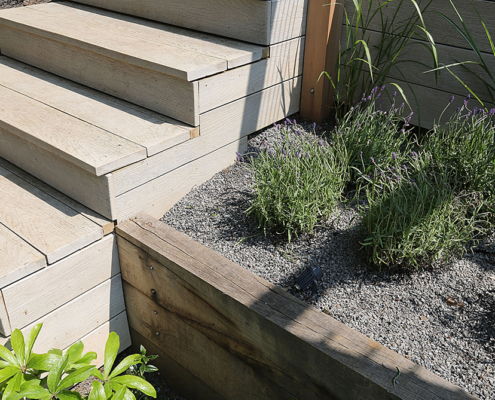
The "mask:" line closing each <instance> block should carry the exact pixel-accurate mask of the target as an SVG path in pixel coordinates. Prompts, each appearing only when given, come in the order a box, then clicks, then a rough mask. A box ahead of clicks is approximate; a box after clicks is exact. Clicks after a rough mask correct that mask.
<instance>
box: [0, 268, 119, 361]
mask: <svg viewBox="0 0 495 400" xmlns="http://www.w3.org/2000/svg"><path fill="white" fill-rule="evenodd" d="M124 310H125V304H124V295H123V291H122V279H121V276H120V274H119V275H116V276H115V277H113V278H112V279H109V280H107V281H105V282H103V283H102V284H100V285H98V286H97V287H95V288H93V289H91V290H90V291H88V292H86V293H84V294H83V295H81V296H79V297H77V298H75V299H74V300H71V301H70V302H68V303H66V304H64V305H63V306H62V307H59V308H57V309H56V310H55V311H52V312H51V313H50V314H47V315H45V316H44V317H42V318H40V319H39V320H37V321H35V322H33V323H32V324H30V325H28V326H26V327H25V328H23V329H21V332H22V333H23V334H24V335H26V334H27V333H28V332H29V331H30V330H31V329H32V328H33V327H34V326H35V325H36V324H38V323H43V329H42V330H41V332H40V334H39V336H38V339H37V340H36V344H35V346H34V351H35V352H36V353H44V352H47V351H48V350H50V349H53V348H56V349H65V348H67V347H69V346H70V345H72V344H73V343H75V342H77V341H78V340H79V339H81V338H82V337H84V336H86V335H88V334H89V333H91V332H92V331H94V330H95V329H96V328H98V327H100V326H101V325H103V324H104V323H106V322H108V321H110V320H111V319H112V318H114V317H116V316H117V315H119V314H120V313H122V312H123V311H124ZM0 344H2V345H6V346H7V347H9V348H10V340H9V338H0Z"/></svg>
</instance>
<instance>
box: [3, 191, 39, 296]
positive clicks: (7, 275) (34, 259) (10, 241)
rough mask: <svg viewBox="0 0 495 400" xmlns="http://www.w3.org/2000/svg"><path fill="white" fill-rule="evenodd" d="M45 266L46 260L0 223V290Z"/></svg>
mask: <svg viewBox="0 0 495 400" xmlns="http://www.w3.org/2000/svg"><path fill="white" fill-rule="evenodd" d="M2 200H3V195H2ZM45 266H46V258H45V256H44V255H43V254H42V253H41V252H39V251H38V250H36V249H35V248H34V247H33V246H31V245H30V244H29V243H27V242H26V241H25V240H24V239H22V238H20V237H19V236H17V235H16V234H15V233H14V232H12V231H11V230H10V229H8V228H7V227H6V226H4V225H3V224H2V223H1V222H0V288H3V287H5V286H7V285H10V284H11V283H13V282H16V281H18V280H20V279H22V278H24V277H26V276H27V275H29V274H32V273H33V272H36V271H38V270H40V269H42V268H44V267H45Z"/></svg>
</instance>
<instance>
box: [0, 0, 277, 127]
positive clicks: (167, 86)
mask: <svg viewBox="0 0 495 400" xmlns="http://www.w3.org/2000/svg"><path fill="white" fill-rule="evenodd" d="M0 50H1V52H2V54H5V55H7V56H10V57H12V58H15V59H18V60H21V61H24V62H26V63H28V64H30V65H34V66H37V67H40V68H42V69H44V70H47V71H50V72H53V73H55V74H57V75H60V76H63V77H65V78H68V79H71V80H74V81H77V82H79V83H83V84H85V85H87V86H90V87H93V88H96V89H98V90H101V91H103V92H106V93H108V94H111V95H113V96H116V97H119V98H122V99H124V100H127V101H130V102H132V103H134V104H138V105H140V106H143V107H146V108H148V109H151V110H154V111H157V112H159V113H162V114H164V115H167V116H169V117H171V118H175V119H178V120H180V121H183V122H185V123H187V124H190V125H193V126H198V125H199V112H200V110H199V106H198V97H199V94H198V84H197V82H195V81H196V80H198V79H201V78H205V77H207V76H211V75H215V74H218V73H221V72H224V71H227V70H229V69H232V68H236V67H239V66H242V65H246V64H249V63H252V62H254V61H257V60H260V59H262V58H264V57H267V56H268V51H267V50H266V49H265V48H264V47H262V46H257V45H252V44H247V43H242V42H238V41H234V40H231V39H225V38H219V37H217V36H212V35H207V34H203V33H198V32H194V31H189V30H186V29H182V28H177V27H173V26H170V25H164V24H161V23H155V22H151V21H146V20H142V19H139V18H135V17H130V16H123V15H121V14H118V13H114V12H106V11H102V10H99V9H95V8H92V7H86V6H80V5H79V6H77V5H74V4H73V3H69V2H63V3H49V4H42V5H38V6H30V7H23V8H13V9H8V10H2V11H1V12H0ZM47 54H50V57H46V55H47Z"/></svg>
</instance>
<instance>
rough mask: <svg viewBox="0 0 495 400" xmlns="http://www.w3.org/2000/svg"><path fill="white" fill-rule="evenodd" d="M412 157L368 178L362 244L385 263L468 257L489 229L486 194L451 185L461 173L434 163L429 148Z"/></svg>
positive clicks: (397, 264)
mask: <svg viewBox="0 0 495 400" xmlns="http://www.w3.org/2000/svg"><path fill="white" fill-rule="evenodd" d="M406 161H407V163H406V164H404V165H401V164H399V163H398V162H396V161H394V160H390V162H389V165H388V166H386V167H384V168H381V167H377V168H376V170H375V171H374V175H373V177H371V178H366V179H367V180H368V186H367V199H368V205H367V206H366V207H363V208H362V209H361V211H360V214H361V217H362V226H363V234H364V240H363V242H362V243H361V244H362V245H363V248H364V250H365V252H366V253H367V255H368V258H369V260H370V261H371V262H372V263H374V264H375V265H377V266H379V267H380V268H382V267H387V268H390V269H394V268H396V267H401V268H413V269H417V268H420V267H424V266H427V265H430V264H431V263H432V262H434V261H448V260H449V259H450V258H451V257H454V256H462V255H463V254H464V253H465V251H466V245H467V244H468V243H469V242H470V241H472V240H473V238H476V237H477V236H478V235H480V234H483V233H484V232H485V231H486V227H487V225H486V215H485V214H484V213H482V212H481V210H482V208H483V206H484V204H485V200H484V198H483V195H482V194H481V193H478V192H458V191H457V190H456V188H455V186H452V185H451V183H452V180H453V174H455V172H454V171H452V170H451V169H450V168H449V167H447V166H444V165H441V164H440V165H434V160H433V158H432V157H431V155H430V154H428V153H426V152H422V153H421V154H416V153H414V152H413V153H412V155H410V156H409V157H408V158H407V160H406Z"/></svg>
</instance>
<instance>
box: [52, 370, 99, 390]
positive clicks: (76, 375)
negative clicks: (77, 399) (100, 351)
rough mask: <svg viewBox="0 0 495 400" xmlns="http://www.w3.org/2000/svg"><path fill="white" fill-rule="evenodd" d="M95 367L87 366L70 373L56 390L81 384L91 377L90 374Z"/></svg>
mask: <svg viewBox="0 0 495 400" xmlns="http://www.w3.org/2000/svg"><path fill="white" fill-rule="evenodd" d="M95 368H96V367H95V366H93V365H88V366H87V367H82V368H80V369H77V370H75V371H74V372H71V373H70V374H69V375H67V376H66V377H65V378H64V379H62V381H61V382H60V383H59V385H58V386H57V390H62V389H66V388H68V387H71V386H73V385H75V384H76V383H79V382H83V381H85V380H86V379H88V378H89V377H90V376H91V373H92V372H93V370H94V369H95Z"/></svg>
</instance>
